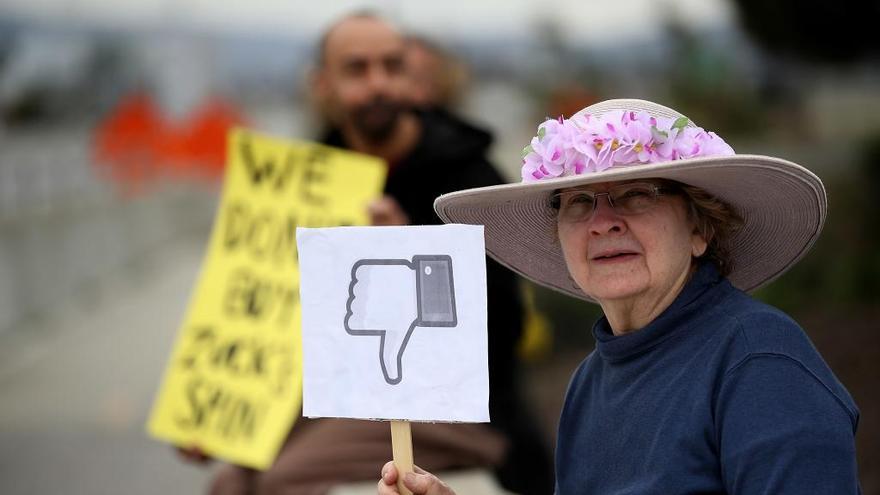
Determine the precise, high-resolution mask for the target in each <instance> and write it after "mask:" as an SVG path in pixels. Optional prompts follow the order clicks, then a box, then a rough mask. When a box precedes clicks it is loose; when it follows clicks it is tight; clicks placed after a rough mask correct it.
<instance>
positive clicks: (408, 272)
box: [296, 225, 489, 422]
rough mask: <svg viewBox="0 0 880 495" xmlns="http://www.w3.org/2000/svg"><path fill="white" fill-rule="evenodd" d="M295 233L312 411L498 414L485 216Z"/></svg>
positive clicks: (473, 418) (483, 418) (462, 416)
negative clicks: (493, 409)
mask: <svg viewBox="0 0 880 495" xmlns="http://www.w3.org/2000/svg"><path fill="white" fill-rule="evenodd" d="M296 232H297V247H298V252H299V266H300V297H301V303H302V339H303V415H305V416H309V417H342V418H361V419H403V420H412V421H450V422H456V421H460V422H487V421H489V407H488V403H489V368H488V357H487V352H488V342H487V334H486V258H485V251H484V241H483V227H482V226H473V225H443V226H407V227H336V228H322V229H305V228H298V229H297V231H296Z"/></svg>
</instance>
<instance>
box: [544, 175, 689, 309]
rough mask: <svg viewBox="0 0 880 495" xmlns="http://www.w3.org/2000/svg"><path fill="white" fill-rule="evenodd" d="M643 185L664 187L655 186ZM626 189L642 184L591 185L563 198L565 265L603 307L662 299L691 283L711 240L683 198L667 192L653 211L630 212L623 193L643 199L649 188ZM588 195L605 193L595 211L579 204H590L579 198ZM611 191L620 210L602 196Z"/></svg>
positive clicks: (647, 208) (646, 208) (561, 224)
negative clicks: (690, 216)
mask: <svg viewBox="0 0 880 495" xmlns="http://www.w3.org/2000/svg"><path fill="white" fill-rule="evenodd" d="M637 183H638V184H646V185H657V186H660V184H658V183H654V182H652V181H643V180H640V181H637ZM623 184H628V185H634V184H636V182H632V181H628V182H609V183H602V184H591V185H589V186H584V187H581V188H573V189H569V190H565V191H562V194H561V195H560V198H561V201H562V203H563V204H562V205H561V206H560V213H559V222H558V229H559V241H560V243H561V245H562V252H563V254H564V255H565V263H566V265H567V266H568V271H569V273H570V274H571V277H572V278H573V279H574V281H575V282H576V283H577V284H578V286H580V288H581V290H583V291H584V293H586V294H587V295H588V296H590V297H592V298H593V299H595V300H596V301H597V302H599V303H600V304H603V303H604V302H609V301H614V300H621V299H630V300H638V299H640V298H646V300H647V301H651V300H659V299H658V298H662V297H663V296H664V295H666V294H668V293H669V291H671V290H673V289H674V288H675V287H676V284H677V283H681V281H682V280H685V279H686V277H687V275H686V274H687V272H688V271H689V270H690V268H691V260H692V259H693V257H695V256H700V255H701V254H703V252H704V251H705V250H706V242H705V240H704V239H703V238H702V236H700V235H699V234H697V233H696V232H695V229H694V225H693V222H691V221H690V220H689V219H688V214H687V210H686V207H685V200H684V198H683V197H682V196H680V195H679V194H674V193H673V194H663V192H664V190H663V189H662V187H661V189H660V191H661V193H660V194H659V195H657V196H654V197H651V198H648V199H647V203H645V204H646V205H648V206H645V205H641V206H640V207H638V208H630V210H631V211H630V210H625V208H622V206H624V201H626V200H627V198H626V197H625V196H621V194H622V193H623V194H629V195H635V194H643V193H644V192H645V190H646V189H645V188H641V189H636V190H635V191H634V192H629V193H627V192H626V191H627V189H628V188H627V187H624V188H621V186H622V185H623ZM648 190H651V189H648ZM582 191H588V192H590V193H600V194H599V195H598V196H597V197H596V206H595V209H592V208H590V207H587V208H586V209H584V206H582V205H578V204H577V201H580V202H581V203H586V201H585V196H582V195H578V194H577V193H578V192H582ZM609 191H611V192H612V194H613V195H615V196H617V197H619V201H617V202H616V203H615V204H616V205H617V208H615V209H612V208H611V205H610V203H609V201H608V196H607V195H603V194H601V193H608V192H609ZM654 198H656V202H653V199H654ZM566 201H568V203H566ZM566 208H568V209H566ZM571 208H575V209H577V208H581V210H582V212H581V214H577V211H576V210H575V214H574V215H572V214H571V213H570V212H571V211H572V210H571ZM616 210H617V211H616ZM590 211H592V213H590ZM566 212H569V215H568V217H567V216H566V214H565V213H566ZM583 212H586V214H584V213H583Z"/></svg>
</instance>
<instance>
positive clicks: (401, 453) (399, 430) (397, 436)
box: [391, 421, 413, 495]
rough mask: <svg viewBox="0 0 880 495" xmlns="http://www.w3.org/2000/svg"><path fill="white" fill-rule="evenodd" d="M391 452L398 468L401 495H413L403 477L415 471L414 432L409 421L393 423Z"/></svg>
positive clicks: (398, 485)
mask: <svg viewBox="0 0 880 495" xmlns="http://www.w3.org/2000/svg"><path fill="white" fill-rule="evenodd" d="M391 452H392V454H393V456H394V465H395V466H396V467H397V489H398V490H400V494H401V495H412V492H411V491H409V489H407V488H406V487H405V486H403V476H404V475H405V474H406V473H411V472H412V471H413V454H412V430H411V429H410V424H409V421H391Z"/></svg>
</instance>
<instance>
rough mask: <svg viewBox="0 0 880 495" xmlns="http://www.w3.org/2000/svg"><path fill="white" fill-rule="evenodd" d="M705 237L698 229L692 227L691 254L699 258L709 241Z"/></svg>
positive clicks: (704, 251)
mask: <svg viewBox="0 0 880 495" xmlns="http://www.w3.org/2000/svg"><path fill="white" fill-rule="evenodd" d="M706 237H707V236H705V235H703V234H701V233H700V230H699V229H694V232H693V233H692V234H691V256H693V257H694V258H699V257H700V256H702V255H703V254H705V253H706V249H707V248H708V247H709V241H708V240H707V239H706Z"/></svg>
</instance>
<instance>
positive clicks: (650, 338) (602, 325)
mask: <svg viewBox="0 0 880 495" xmlns="http://www.w3.org/2000/svg"><path fill="white" fill-rule="evenodd" d="M721 280H722V278H721V275H720V274H719V273H718V270H717V269H716V268H715V265H714V264H712V263H709V262H705V261H704V262H701V263H700V265H699V266H698V267H697V270H696V272H694V274H693V276H692V277H691V279H690V280H689V281H688V282H687V284H685V286H684V289H682V291H681V293H680V294H679V295H678V297H676V298H675V300H674V301H673V302H672V304H670V305H669V307H668V308H666V309H665V310H664V311H663V312H662V313H660V316H658V317H657V318H655V319H654V321H652V322H651V323H649V324H648V325H647V326H645V327H644V328H641V329H639V330H636V331H634V332H630V333H626V334H623V335H614V334H613V332H612V331H611V326H610V325H609V324H608V319H607V318H605V317H604V316H603V317H602V318H600V319H599V321H597V322H596V324H595V325H593V337H595V339H596V350H597V351H598V352H599V354H600V355H601V356H602V358H603V359H606V360H608V361H621V360H624V359H627V358H630V357H634V356H637V355H639V354H642V353H644V352H647V351H648V350H650V349H651V348H653V347H654V346H656V345H658V344H660V343H661V342H663V341H664V340H666V339H667V338H669V337H671V336H672V335H673V334H674V333H675V332H676V330H679V329H682V328H684V327H686V326H687V321H688V319H690V318H692V317H693V315H694V313H695V312H696V311H698V310H699V308H700V306H701V305H702V303H701V301H700V300H701V299H704V296H707V295H708V293H709V292H711V291H710V290H709V289H711V288H713V287H715V286H717V285H718V283H719V282H720V281H721Z"/></svg>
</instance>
